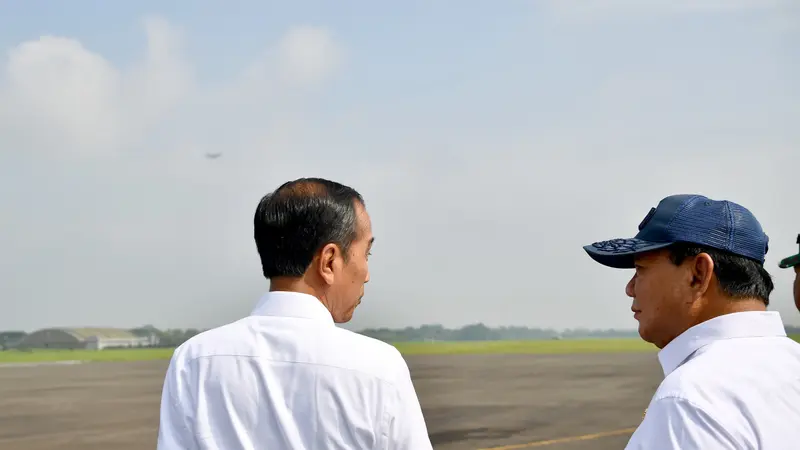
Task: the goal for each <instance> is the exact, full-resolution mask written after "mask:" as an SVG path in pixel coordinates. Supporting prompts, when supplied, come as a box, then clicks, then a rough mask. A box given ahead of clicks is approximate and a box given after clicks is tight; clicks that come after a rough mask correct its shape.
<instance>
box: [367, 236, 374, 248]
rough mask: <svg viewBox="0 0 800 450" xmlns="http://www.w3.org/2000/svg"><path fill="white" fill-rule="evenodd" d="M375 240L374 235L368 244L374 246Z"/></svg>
mask: <svg viewBox="0 0 800 450" xmlns="http://www.w3.org/2000/svg"><path fill="white" fill-rule="evenodd" d="M373 242H375V236H372V238H371V239H370V240H369V244H367V245H368V246H370V247H372V243H373Z"/></svg>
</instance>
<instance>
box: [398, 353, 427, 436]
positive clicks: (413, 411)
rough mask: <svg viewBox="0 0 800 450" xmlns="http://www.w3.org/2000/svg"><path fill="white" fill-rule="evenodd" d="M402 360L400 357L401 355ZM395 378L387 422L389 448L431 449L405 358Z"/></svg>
mask: <svg viewBox="0 0 800 450" xmlns="http://www.w3.org/2000/svg"><path fill="white" fill-rule="evenodd" d="M401 360H402V357H401ZM399 370H400V376H399V377H398V378H397V384H396V388H397V391H396V397H395V405H396V407H395V408H394V414H393V415H392V418H391V421H390V424H389V446H388V448H389V450H432V449H433V446H432V445H431V441H430V438H429V437H428V427H427V425H426V424H425V418H424V416H423V415H422V407H421V406H420V403H419V398H418V397H417V393H416V390H415V389H414V384H413V382H412V381H411V373H410V372H409V370H408V365H407V364H406V363H405V360H402V364H401V365H400V369H399Z"/></svg>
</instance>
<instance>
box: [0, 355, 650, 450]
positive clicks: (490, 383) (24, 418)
mask: <svg viewBox="0 0 800 450" xmlns="http://www.w3.org/2000/svg"><path fill="white" fill-rule="evenodd" d="M407 360H408V361H409V366H410V367H411V372H412V377H413V378H414V382H415V385H416V387H417V393H418V395H419V397H420V401H421V403H422V407H423V410H424V412H425V416H426V420H427V423H428V429H429V432H430V435H431V440H432V441H433V443H434V448H436V449H437V450H438V449H441V450H462V449H463V450H478V449H488V448H497V449H498V450H499V449H504V447H503V446H512V447H510V448H509V450H510V449H511V448H513V449H516V448H545V449H550V450H588V449H592V450H606V449H608V450H611V449H621V448H623V447H624V446H625V443H626V442H627V440H628V438H629V436H630V432H622V434H617V435H611V436H607V437H602V436H601V437H596V438H587V440H582V441H580V440H573V441H563V440H562V441H559V439H562V438H570V437H577V436H582V435H593V434H597V433H604V432H609V431H614V430H625V429H628V428H632V427H636V425H638V423H639V421H640V420H641V417H642V413H643V412H644V409H645V408H646V407H647V403H648V402H649V399H650V396H651V394H652V393H653V392H654V391H655V388H656V387H657V386H658V383H659V382H660V380H661V378H662V375H661V372H660V368H659V366H658V361H657V360H656V356H655V354H654V353H644V354H641V353H639V354H635V353H634V354H589V355H447V356H438V355H436V356H433V355H431V356H412V357H408V358H407ZM166 365H167V362H166V361H154V362H137V363H93V364H80V365H71V366H64V365H62V366H38V367H0V449H3V450H17V449H19V450H45V449H48V450H50V449H62V450H73V449H74V450H77V449H81V450H99V449H104V450H106V449H111V448H113V449H115V450H141V449H148V448H155V439H156V433H157V425H158V405H159V400H160V394H161V383H162V379H163V374H164V370H165V368H166ZM542 441H545V442H542ZM548 441H549V442H548ZM536 442H538V444H534V445H529V446H528V447H517V445H520V444H526V443H536ZM504 450H505V449H504Z"/></svg>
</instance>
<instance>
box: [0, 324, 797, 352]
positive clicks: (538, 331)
mask: <svg viewBox="0 0 800 450" xmlns="http://www.w3.org/2000/svg"><path fill="white" fill-rule="evenodd" d="M129 331H130V332H132V333H133V334H135V335H137V336H153V335H155V336H157V337H158V339H157V341H158V344H157V345H155V346H156V347H165V348H172V347H177V346H179V345H181V344H183V343H184V342H186V341H187V340H188V339H190V338H191V337H192V336H195V335H197V334H198V333H200V332H202V331H204V330H203V329H198V328H185V329H181V328H169V329H164V330H159V329H158V328H156V327H154V326H152V325H145V326H143V327H138V328H133V329H131V330H129ZM786 332H787V333H788V334H797V335H800V327H793V326H787V327H786ZM358 333H360V334H363V335H365V336H369V337H372V338H375V339H379V340H381V341H384V342H423V341H505V340H538V339H588V338H636V337H638V336H639V335H638V333H637V331H636V330H617V329H587V328H575V329H567V330H556V329H552V328H528V327H521V326H506V327H489V326H486V325H484V324H483V323H476V324H470V325H465V326H463V327H460V328H446V327H444V326H442V325H438V324H433V325H422V326H420V327H405V328H367V329H364V330H361V331H358ZM25 336H26V333H25V332H23V331H0V350H6V349H10V348H13V347H14V346H15V344H16V343H18V342H19V341H21V340H22V338H24V337H25Z"/></svg>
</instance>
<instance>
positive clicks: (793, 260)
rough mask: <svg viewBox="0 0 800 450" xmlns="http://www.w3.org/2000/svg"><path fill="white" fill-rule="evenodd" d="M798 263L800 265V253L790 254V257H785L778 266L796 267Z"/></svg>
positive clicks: (783, 267)
mask: <svg viewBox="0 0 800 450" xmlns="http://www.w3.org/2000/svg"><path fill="white" fill-rule="evenodd" d="M797 265H800V253H798V254H796V255H794V256H789V257H788V258H783V259H782V260H781V262H780V263H779V264H778V266H779V267H780V268H781V269H787V268H789V267H794V266H797Z"/></svg>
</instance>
